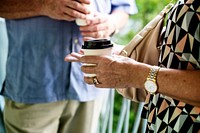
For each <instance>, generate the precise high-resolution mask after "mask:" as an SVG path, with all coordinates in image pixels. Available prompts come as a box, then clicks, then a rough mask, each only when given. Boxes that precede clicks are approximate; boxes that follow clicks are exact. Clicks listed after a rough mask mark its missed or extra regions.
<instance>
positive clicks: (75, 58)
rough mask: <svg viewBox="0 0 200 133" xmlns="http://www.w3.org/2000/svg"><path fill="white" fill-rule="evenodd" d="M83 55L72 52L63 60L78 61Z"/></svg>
mask: <svg viewBox="0 0 200 133" xmlns="http://www.w3.org/2000/svg"><path fill="white" fill-rule="evenodd" d="M82 56H83V54H82V53H75V52H72V53H71V54H68V55H67V56H66V57H65V61H67V62H80V58H81V57H82Z"/></svg>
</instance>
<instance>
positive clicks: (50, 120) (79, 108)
mask: <svg viewBox="0 0 200 133" xmlns="http://www.w3.org/2000/svg"><path fill="white" fill-rule="evenodd" d="M93 106H94V102H93V101H91V102H78V101H73V100H68V101H59V102H54V103H44V104H23V103H17V102H13V101H11V100H8V99H5V108H4V122H5V127H6V130H7V133H91V125H92V119H93V118H92V117H93V116H94V115H93V113H94V110H93Z"/></svg>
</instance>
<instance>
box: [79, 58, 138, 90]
mask: <svg viewBox="0 0 200 133" xmlns="http://www.w3.org/2000/svg"><path fill="white" fill-rule="evenodd" d="M80 61H81V62H82V63H89V64H96V66H85V65H83V66H82V67H81V70H82V71H83V72H84V73H87V74H96V77H97V79H98V82H99V83H100V84H98V85H96V87H100V88H122V87H133V84H132V83H134V75H135V74H137V72H135V71H134V67H135V64H138V62H136V61H134V60H132V59H130V58H127V57H122V56H82V57H81V58H80ZM130 66H132V67H130ZM84 80H85V82H86V83H88V84H93V78H91V77H84Z"/></svg>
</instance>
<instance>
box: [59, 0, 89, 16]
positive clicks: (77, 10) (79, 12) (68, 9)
mask: <svg viewBox="0 0 200 133" xmlns="http://www.w3.org/2000/svg"><path fill="white" fill-rule="evenodd" d="M61 10H62V12H63V13H64V14H67V15H68V16H71V17H74V18H81V19H85V18H86V14H89V13H90V11H89V10H88V9H87V8H86V7H85V6H84V5H83V4H81V3H79V2H77V1H71V2H68V3H67V4H65V5H64V6H63V7H62V8H61Z"/></svg>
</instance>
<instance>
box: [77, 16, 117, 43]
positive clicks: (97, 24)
mask: <svg viewBox="0 0 200 133" xmlns="http://www.w3.org/2000/svg"><path fill="white" fill-rule="evenodd" d="M93 16H94V17H93V18H92V19H89V20H88V21H87V23H88V25H87V26H80V31H81V33H82V36H83V40H89V39H100V38H109V37H110V34H111V33H113V31H114V30H115V25H114V22H113V20H112V17H111V15H109V14H102V13H97V12H96V13H94V14H93Z"/></svg>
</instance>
